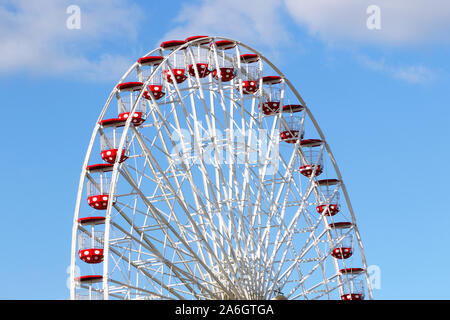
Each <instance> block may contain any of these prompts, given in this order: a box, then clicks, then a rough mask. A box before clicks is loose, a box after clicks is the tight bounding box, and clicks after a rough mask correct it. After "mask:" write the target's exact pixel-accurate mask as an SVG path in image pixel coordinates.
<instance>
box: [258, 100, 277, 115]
mask: <svg viewBox="0 0 450 320" xmlns="http://www.w3.org/2000/svg"><path fill="white" fill-rule="evenodd" d="M261 111H262V113H264V114H265V115H266V116H270V115H273V114H275V113H278V112H279V111H280V102H279V101H278V102H276V101H268V102H264V103H263V105H262V107H261Z"/></svg>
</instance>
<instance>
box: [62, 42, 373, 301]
mask: <svg viewBox="0 0 450 320" xmlns="http://www.w3.org/2000/svg"><path fill="white" fill-rule="evenodd" d="M205 40H209V41H210V42H211V43H215V41H218V40H225V41H232V42H234V43H235V44H236V56H238V57H239V55H240V54H239V49H240V48H245V49H246V50H248V51H250V52H252V53H254V54H256V55H258V57H259V58H260V62H259V63H260V69H262V63H263V62H264V63H265V64H267V65H268V66H270V67H271V68H272V69H273V70H274V71H275V72H276V73H277V75H278V76H280V77H281V79H283V85H287V87H288V88H289V89H290V90H291V92H292V93H293V94H294V95H295V97H296V98H297V99H298V101H299V102H300V104H301V105H302V106H303V107H304V110H305V112H306V114H307V116H308V117H309V119H310V120H311V122H312V123H313V125H314V127H315V130H316V131H317V133H318V134H319V136H320V139H321V140H322V143H323V146H322V147H321V150H320V152H324V151H326V152H327V154H328V157H329V159H330V161H331V163H332V165H333V168H334V171H335V173H336V178H337V179H338V180H339V186H340V188H341V190H342V193H343V195H344V198H345V201H346V204H347V208H348V213H349V214H350V216H351V220H352V221H351V223H352V227H351V230H349V232H350V231H352V232H353V233H354V235H355V236H356V240H357V241H356V242H357V243H358V247H359V252H360V256H361V260H362V268H363V270H364V273H365V279H366V281H365V282H366V285H367V292H368V296H369V298H370V299H373V295H372V289H371V281H370V278H369V275H368V272H367V263H366V257H365V254H364V250H363V245H362V241H361V236H360V233H359V230H358V227H357V224H356V219H355V214H354V210H353V208H352V205H351V202H350V198H349V195H348V192H347V189H346V187H345V184H344V182H343V179H342V176H341V173H340V170H339V167H338V165H337V163H336V160H335V158H334V156H333V154H332V152H331V148H330V146H329V144H328V143H327V142H326V139H325V136H324V134H323V132H322V130H321V129H320V127H319V125H318V123H317V121H316V120H315V118H314V116H313V115H312V113H311V111H310V109H309V108H308V106H307V104H306V103H305V101H304V100H303V98H302V97H301V96H300V94H299V93H298V91H297V90H296V89H295V87H294V86H293V85H292V83H291V82H290V81H289V79H287V78H286V77H285V76H284V74H283V73H282V72H281V71H280V70H279V69H278V68H277V67H276V66H275V65H273V64H272V63H271V62H270V61H269V60H268V59H267V58H266V57H265V56H264V55H262V54H261V53H260V52H258V51H257V50H255V49H253V48H251V47H250V46H248V45H245V44H244V43H242V42H240V41H237V40H234V39H230V38H226V37H218V36H216V37H207V38H202V39H198V40H193V41H191V42H187V43H186V44H184V45H181V46H179V47H178V48H176V49H174V50H172V52H171V53H170V54H168V55H165V56H164V55H163V49H162V48H156V49H154V50H152V51H150V52H149V53H147V54H146V55H145V57H147V56H150V55H152V54H155V53H156V52H158V53H159V55H160V56H163V57H164V60H163V61H162V62H161V63H160V64H159V65H158V66H157V67H156V68H155V69H154V70H153V72H152V74H151V75H150V76H149V77H148V78H147V79H144V81H142V80H141V81H142V82H143V83H144V86H143V88H145V87H147V85H148V84H149V81H150V80H151V79H152V76H153V75H154V74H155V73H156V72H157V71H158V69H160V68H162V66H163V65H168V66H169V70H170V74H171V76H172V79H175V77H174V74H173V71H172V68H170V63H169V59H170V58H171V56H173V55H175V54H176V53H177V52H179V51H180V50H185V49H188V50H189V54H190V56H191V58H192V59H193V63H194V64H195V62H196V61H195V57H194V55H193V53H192V48H191V45H192V44H195V43H196V42H198V41H205ZM212 48H213V50H214V57H215V59H216V63H217V49H216V47H215V46H212ZM237 63H238V66H237V69H238V70H239V69H241V65H240V60H239V59H237ZM216 65H218V63H217V64H216ZM133 70H138V74H139V72H140V71H139V64H138V63H137V62H136V63H134V64H133V65H132V66H131V67H130V68H129V69H128V71H127V72H126V73H125V74H124V75H123V76H122V78H121V79H120V80H119V82H118V83H117V85H118V84H120V83H122V82H123V81H124V80H125V79H126V78H127V77H128V76H129V75H130V74H131V73H132V72H133ZM194 70H195V74H196V80H197V83H198V84H199V85H198V86H199V87H201V81H200V79H199V74H198V70H197V69H196V68H194ZM173 85H174V88H175V91H176V94H177V95H178V97H179V98H180V102H181V103H182V101H183V98H182V95H181V92H180V89H179V88H178V84H177V82H176V81H173ZM218 86H219V88H220V89H219V90H220V92H221V94H222V95H223V89H222V88H221V82H220V81H219V83H218ZM194 90H195V88H194ZM240 90H241V92H240V97H241V99H242V87H241V89H240ZM199 91H200V92H203V90H199ZM116 93H117V88H116V86H115V87H114V89H113V90H112V91H111V93H110V95H109V97H108V99H107V101H106V103H105V105H104V107H103V109H102V111H101V113H100V115H99V117H98V119H97V122H96V125H95V128H94V130H93V133H92V136H91V139H90V142H89V145H88V148H87V152H86V156H85V159H84V163H83V167H82V171H81V175H80V181H79V186H78V193H77V198H76V206H75V214H74V219H73V229H72V245H71V263H70V298H71V299H75V296H76V295H75V290H76V287H77V283H76V281H75V277H76V263H77V257H78V255H77V235H78V233H79V230H80V226H79V223H78V219H79V218H80V207H81V202H82V196H83V190H84V186H85V181H86V179H87V169H86V168H87V166H88V164H89V160H90V156H91V153H92V151H93V148H94V145H95V141H96V137H97V136H98V134H99V131H100V130H101V125H100V121H101V120H102V119H103V117H104V115H105V114H106V112H107V110H108V108H109V106H110V104H111V102H112V100H113V99H114V97H115V95H116ZM143 93H144V90H141V91H140V93H139V96H138V97H137V98H136V99H135V101H134V103H133V105H132V106H131V109H130V110H129V111H130V114H133V113H134V112H135V110H136V108H137V107H138V104H139V102H140V101H141V99H142V96H143ZM206 99H207V98H205V97H204V96H203V97H202V101H203V102H205V101H206ZM152 100H153V102H155V101H154V98H153V97H152ZM242 105H243V104H242ZM131 120H132V117H128V118H127V120H126V122H125V125H124V127H123V134H122V136H121V139H120V143H119V146H118V152H117V154H121V152H122V150H124V147H125V143H126V137H127V134H128V133H129V132H130V131H131V132H133V133H134V134H135V137H136V139H138V140H139V139H140V135H139V134H138V133H137V129H136V128H135V127H134V126H133V125H132V122H131ZM243 121H244V120H243ZM244 129H245V126H244V125H243V130H244ZM189 130H190V131H191V132H192V131H193V130H196V128H189ZM213 143H214V142H213ZM142 145H144V146H145V142H143V143H142ZM143 149H144V150H145V148H143ZM293 153H294V152H293ZM300 153H301V151H300ZM151 156H152V155H151V152H149V153H148V154H146V157H151ZM119 158H120V157H116V160H115V163H114V166H113V170H112V178H111V184H110V192H109V195H111V196H110V197H109V200H108V206H107V209H106V215H105V218H106V219H105V227H104V230H105V231H104V261H103V275H102V277H103V278H102V290H103V298H104V299H109V298H110V292H109V283H110V281H114V280H113V279H110V278H109V277H108V276H109V264H110V246H109V239H110V234H109V232H110V229H111V225H110V224H111V212H112V210H113V208H114V206H113V198H114V197H113V195H114V192H115V190H116V184H117V182H118V178H119V174H120V170H119V167H120V166H121V163H120V161H119ZM160 172H162V171H160ZM122 174H123V171H122ZM125 179H126V171H125ZM244 179H245V178H244ZM128 182H129V183H130V184H132V183H133V182H132V181H131V179H129V180H128ZM191 183H192V181H191ZM245 183H249V181H248V180H246V182H245ZM135 187H136V188H138V187H137V186H135ZM312 191H314V192H315V189H314V190H310V192H309V193H311V192H312ZM174 192H175V190H174ZM194 193H195V191H194ZM143 198H145V197H143ZM146 204H147V206H149V207H150V208H151V206H152V204H151V203H146ZM150 210H151V209H150ZM155 214H156V211H155ZM322 218H323V217H322ZM323 219H324V218H323ZM130 225H132V224H131V223H130ZM136 231H137V233H138V234H139V231H138V230H136ZM197 231H198V232H199V233H201V230H197ZM324 232H326V233H327V237H328V239H331V234H330V229H329V228H328V229H325V230H324ZM320 237H322V235H321V236H320ZM320 237H319V238H320ZM148 245H149V246H151V245H150V244H148ZM156 251H157V250H156ZM211 253H213V250H212V249H211ZM192 254H194V255H195V253H194V252H192ZM161 259H164V257H161ZM199 261H200V263H201V261H202V260H201V259H199ZM319 264H320V262H319V263H318V265H319ZM335 266H336V277H337V275H338V270H339V267H338V265H337V262H335ZM205 267H207V266H205ZM180 272H181V271H180ZM212 276H213V275H212ZM213 277H214V276H213ZM337 279H338V283H339V287H341V286H342V283H341V282H340V277H337ZM327 280H331V278H328V279H324V282H325V281H327ZM300 282H301V281H300ZM219 283H220V281H219ZM325 284H326V283H325ZM121 285H126V284H121ZM319 285H321V284H320V283H319V284H318V286H319ZM166 289H167V290H169V291H170V288H166ZM223 289H224V290H226V289H227V288H223ZM266 289H267V290H269V289H270V290H275V289H276V288H274V287H272V288H266ZM313 289H314V288H310V289H309V290H313ZM332 290H334V289H332ZM172 293H173V294H174V296H178V297H179V298H182V296H181V295H177V294H176V292H172ZM236 294H239V293H238V292H236Z"/></svg>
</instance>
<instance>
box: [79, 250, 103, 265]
mask: <svg viewBox="0 0 450 320" xmlns="http://www.w3.org/2000/svg"><path fill="white" fill-rule="evenodd" d="M78 257H80V259H81V260H83V261H84V262H86V263H89V264H93V263H100V262H102V261H103V249H100V248H94V249H83V250H80V251H78Z"/></svg>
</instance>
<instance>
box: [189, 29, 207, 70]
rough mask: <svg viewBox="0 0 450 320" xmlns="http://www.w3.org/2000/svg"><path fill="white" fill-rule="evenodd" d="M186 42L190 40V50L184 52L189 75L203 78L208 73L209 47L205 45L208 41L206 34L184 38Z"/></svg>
mask: <svg viewBox="0 0 450 320" xmlns="http://www.w3.org/2000/svg"><path fill="white" fill-rule="evenodd" d="M185 41H186V42H192V44H191V49H192V55H191V53H190V52H188V53H186V56H187V57H186V60H187V61H188V62H187V63H188V72H189V75H190V76H191V77H196V76H197V75H198V77H199V78H205V77H207V76H208V75H209V74H210V73H211V70H210V68H209V48H208V47H205V45H207V44H209V43H210V40H209V37H208V36H192V37H189V38H186V40H185Z"/></svg>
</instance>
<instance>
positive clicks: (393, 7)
mask: <svg viewBox="0 0 450 320" xmlns="http://www.w3.org/2000/svg"><path fill="white" fill-rule="evenodd" d="M284 3H285V5H286V7H287V9H288V12H289V13H290V14H291V15H292V17H293V18H294V20H295V21H296V22H297V23H298V24H299V25H301V26H304V27H305V28H306V29H307V30H308V31H309V32H310V33H311V34H314V35H317V36H319V37H321V38H322V39H324V40H325V41H328V42H333V43H336V42H342V41H344V42H345V43H348V42H349V41H355V42H358V43H370V44H378V45H390V46H405V45H407V46H411V45H422V44H426V43H442V42H445V43H447V44H448V43H449V42H450V38H449V37H448V31H449V30H450V2H449V1H447V0H428V1H422V0H395V1H392V0H339V1H335V0H314V1H310V0H284ZM370 5H375V6H377V7H378V8H379V9H380V22H381V25H380V26H381V29H379V30H369V29H368V28H367V19H368V18H369V16H370V14H368V13H367V8H368V7H369V6H370Z"/></svg>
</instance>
